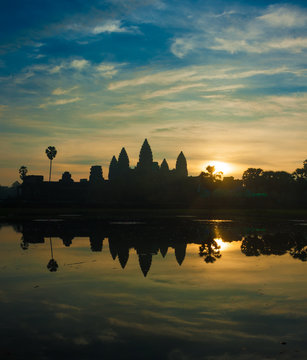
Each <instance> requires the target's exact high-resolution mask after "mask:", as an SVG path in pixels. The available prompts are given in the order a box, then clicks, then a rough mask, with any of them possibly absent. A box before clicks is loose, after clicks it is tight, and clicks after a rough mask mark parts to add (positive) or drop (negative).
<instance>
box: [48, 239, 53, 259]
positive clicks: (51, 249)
mask: <svg viewBox="0 0 307 360" xmlns="http://www.w3.org/2000/svg"><path fill="white" fill-rule="evenodd" d="M49 241H50V251H51V258H52V259H53V248H52V240H51V236H50V239H49Z"/></svg>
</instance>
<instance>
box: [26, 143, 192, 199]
mask: <svg viewBox="0 0 307 360" xmlns="http://www.w3.org/2000/svg"><path fill="white" fill-rule="evenodd" d="M193 179H194V180H193ZM195 179H197V177H196V178H193V177H188V169H187V161H186V158H185V156H184V154H183V152H180V154H179V155H178V157H177V161H176V167H175V169H169V166H168V163H167V161H166V159H163V161H162V162H161V164H160V165H159V164H158V162H156V161H154V160H153V155H152V151H151V148H150V145H149V143H148V141H147V139H145V141H144V143H143V145H142V147H141V150H140V154H139V161H138V163H137V164H136V166H135V167H134V168H133V167H131V166H130V162H129V157H128V154H127V152H126V150H125V148H122V150H121V152H120V153H119V156H118V159H117V158H116V157H115V156H113V157H112V160H111V162H110V165H109V176H108V180H106V179H104V177H103V170H102V167H101V166H100V165H93V166H91V169H90V175H89V179H81V180H80V181H79V182H75V181H74V180H73V179H72V177H71V174H70V173H69V172H67V171H66V172H64V173H63V174H62V178H61V179H60V180H59V181H57V182H55V181H51V182H47V181H44V178H43V176H37V175H29V176H26V177H25V178H24V181H23V184H22V186H21V198H22V199H23V201H25V202H27V201H28V202H42V203H44V202H46V203H62V202H64V203H67V202H70V203H80V204H82V203H100V204H104V205H108V206H112V205H114V206H115V205H116V204H121V205H125V204H126V205H130V206H134V205H142V206H143V205H146V204H161V203H170V202H175V203H176V202H178V201H179V202H181V201H182V200H184V199H183V197H182V195H183V194H184V193H185V192H186V190H187V188H188V187H187V186H186V185H187V182H190V183H191V182H193V183H194V186H193V189H194V190H193V192H195Z"/></svg>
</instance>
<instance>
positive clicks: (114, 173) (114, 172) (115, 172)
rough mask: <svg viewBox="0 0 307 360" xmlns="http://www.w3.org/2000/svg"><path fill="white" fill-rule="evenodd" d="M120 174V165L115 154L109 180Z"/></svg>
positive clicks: (110, 167) (110, 166)
mask: <svg viewBox="0 0 307 360" xmlns="http://www.w3.org/2000/svg"><path fill="white" fill-rule="evenodd" d="M117 175H118V165H117V160H116V157H115V156H114V155H113V157H112V160H111V162H110V165H109V180H114V179H116V178H117Z"/></svg>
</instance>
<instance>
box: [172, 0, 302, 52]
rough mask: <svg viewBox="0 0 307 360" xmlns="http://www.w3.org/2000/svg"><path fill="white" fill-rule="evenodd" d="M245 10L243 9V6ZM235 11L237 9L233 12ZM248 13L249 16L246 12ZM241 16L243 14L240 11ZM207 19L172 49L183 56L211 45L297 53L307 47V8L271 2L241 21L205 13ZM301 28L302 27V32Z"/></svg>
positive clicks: (235, 49) (224, 48)
mask: <svg viewBox="0 0 307 360" xmlns="http://www.w3.org/2000/svg"><path fill="white" fill-rule="evenodd" d="M242 11H243V10H242ZM233 14H235V12H234V13H233ZM243 15H245V16H243ZM238 16H239V15H238ZM204 17H205V18H206V19H207V22H206V21H201V20H198V21H197V23H198V24H199V29H194V28H192V30H191V31H190V32H189V33H188V34H185V35H183V36H178V37H175V38H174V39H173V42H172V44H171V46H170V50H171V52H172V53H173V54H174V55H175V56H176V57H178V58H183V57H185V56H186V55H187V54H189V53H191V52H193V51H194V52H197V51H204V50H205V49H211V50H215V51H226V52H229V53H231V54H234V53H236V52H246V53H255V54H256V53H258V54H262V53H267V52H272V51H285V52H288V53H297V52H300V51H303V50H304V49H306V48H307V36H306V30H305V28H304V27H305V25H306V24H307V12H306V11H305V10H304V9H301V8H298V7H294V6H278V5H274V6H270V7H268V8H267V9H266V10H262V14H258V16H257V15H254V16H253V17H250V16H248V14H244V12H243V13H242V14H241V16H239V19H240V21H238V19H236V21H234V20H232V19H231V17H227V18H226V21H225V23H220V22H219V21H218V18H217V16H214V17H215V18H216V22H214V21H212V18H213V17H212V16H211V17H210V18H209V16H208V15H206V14H204ZM297 29H300V30H301V31H300V32H299V33H298V32H297Z"/></svg>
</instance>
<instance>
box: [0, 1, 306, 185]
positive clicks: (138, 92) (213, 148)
mask: <svg viewBox="0 0 307 360" xmlns="http://www.w3.org/2000/svg"><path fill="white" fill-rule="evenodd" d="M1 5H2V10H1V14H0V33H1V37H0V47H1V48H0V54H1V57H0V82H1V87H0V94H1V97H0V129H1V135H0V136H1V139H0V141H1V142H0V144H1V145H0V147H1V155H0V168H1V169H2V171H1V176H0V184H2V185H5V184H10V183H11V182H13V181H14V180H16V178H17V177H18V168H19V167H20V166H21V165H26V166H28V168H29V173H31V174H44V175H46V174H47V172H48V161H47V158H46V156H45V153H44V149H45V148H46V147H47V146H49V145H54V146H56V147H57V149H58V155H57V157H56V159H55V166H54V175H55V179H56V178H59V177H60V176H61V174H62V172H64V171H65V170H68V171H70V172H71V173H72V176H73V178H74V179H75V180H78V179H79V178H80V177H88V173H89V168H90V166H91V165H93V164H100V165H102V166H103V171H104V174H105V175H107V170H108V169H107V168H108V164H109V161H110V159H111V157H112V155H113V154H115V155H118V153H119V151H120V149H121V147H122V146H125V147H126V150H127V152H128V155H129V157H130V163H131V165H132V166H133V165H135V164H136V162H137V158H138V154H139V149H140V146H141V144H142V142H143V140H144V138H145V137H147V138H148V140H149V143H150V144H151V146H152V150H153V154H154V158H155V160H157V161H161V160H163V158H164V157H166V158H167V160H168V162H169V165H170V167H173V166H174V165H175V160H176V157H177V155H178V154H179V152H180V151H181V150H183V152H184V153H185V155H186V157H187V159H188V167H189V171H190V174H192V175H197V174H198V173H199V172H200V171H201V170H202V169H203V168H204V166H205V164H207V163H210V162H212V161H222V162H226V163H228V164H230V169H231V171H230V173H231V174H232V175H235V176H237V177H240V176H241V175H242V172H243V171H244V170H245V169H246V168H248V167H262V168H263V169H265V170H277V169H283V170H287V171H290V172H292V171H294V170H295V168H297V167H299V166H301V164H302V162H303V160H304V159H306V158H307V153H306V140H307V122H306V103H307V102H306V99H307V96H306V49H307V26H306V25H307V9H306V4H305V2H303V1H301V2H300V1H296V2H283V1H279V2H268V1H258V2H257V4H255V2H251V1H250V2H248V1H237V2H231V1H227V2H226V1H215V2H212V1H180V2H178V1H177V2H175V1H146V0H145V1H138V0H135V1H121V0H117V1H97V0H94V1H90V2H85V1H63V0H62V1H47V0H46V1H43V2H42V1H38V0H37V1H14V2H12V1H2V2H1Z"/></svg>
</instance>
